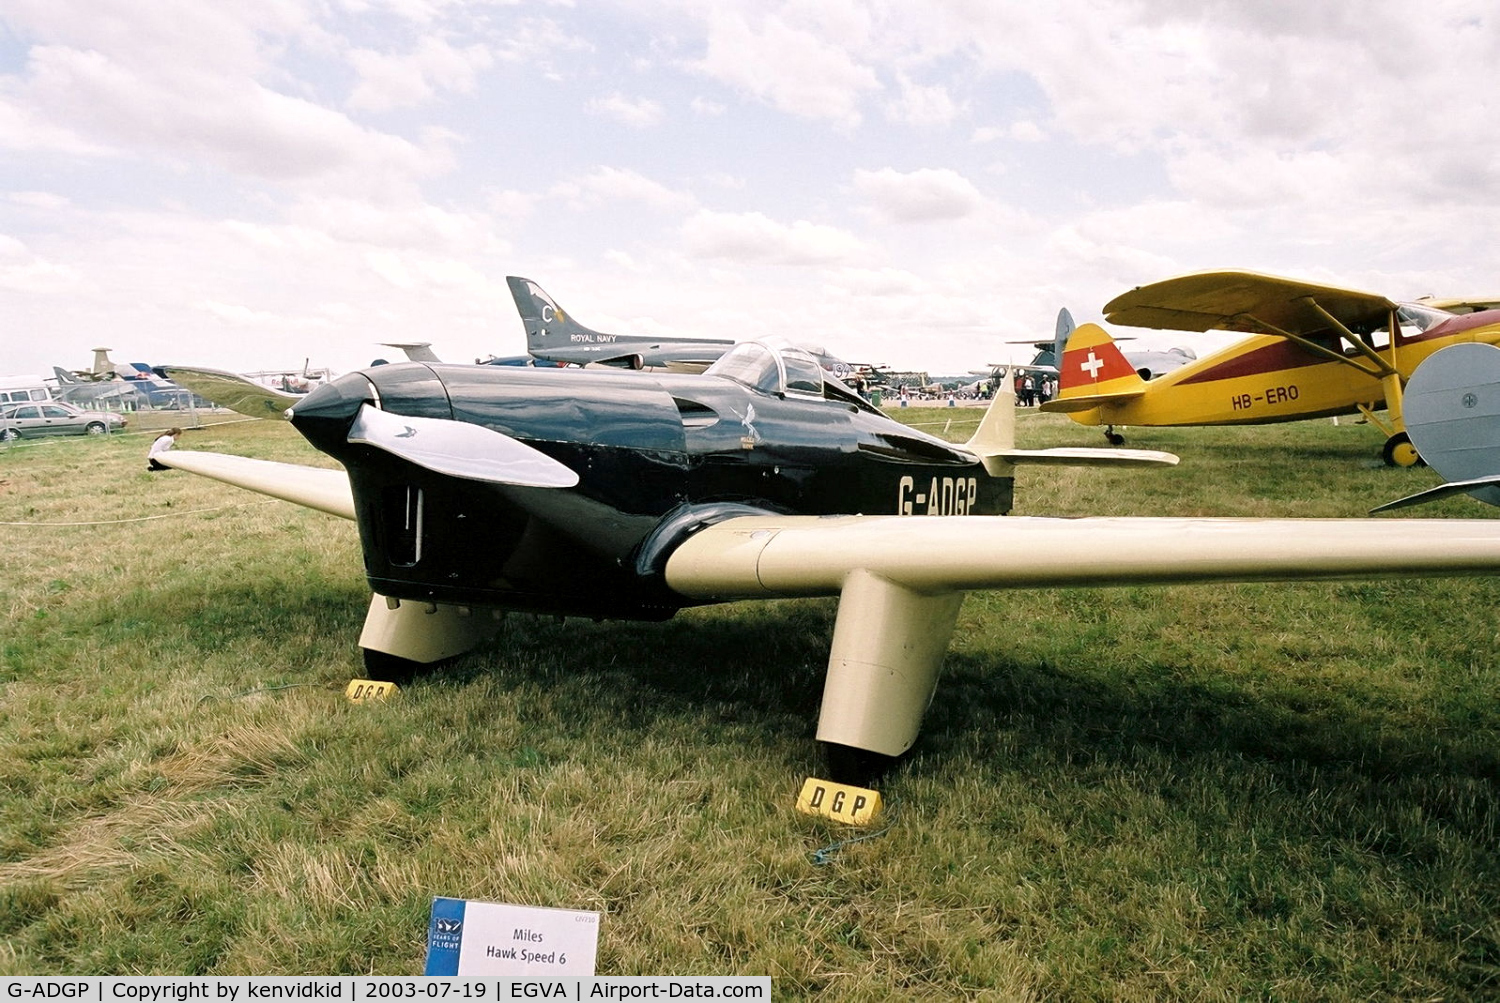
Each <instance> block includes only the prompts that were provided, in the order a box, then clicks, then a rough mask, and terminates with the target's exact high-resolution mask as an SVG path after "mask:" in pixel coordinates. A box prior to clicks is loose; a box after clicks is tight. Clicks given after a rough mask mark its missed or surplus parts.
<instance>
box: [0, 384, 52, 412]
mask: <svg viewBox="0 0 1500 1003" xmlns="http://www.w3.org/2000/svg"><path fill="white" fill-rule="evenodd" d="M51 399H52V394H51V393H49V392H48V390H47V384H45V383H43V382H42V378H41V377H40V376H0V408H5V407H9V406H10V405H12V404H34V403H37V402H39V401H50V400H51Z"/></svg>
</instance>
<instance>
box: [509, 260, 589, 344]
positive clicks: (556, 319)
mask: <svg viewBox="0 0 1500 1003" xmlns="http://www.w3.org/2000/svg"><path fill="white" fill-rule="evenodd" d="M505 283H506V285H508V286H510V295H511V298H513V299H514V300H515V301H516V310H517V311H518V312H519V313H520V314H521V323H522V324H523V325H524V326H525V328H526V348H527V351H529V352H531V354H532V355H535V356H537V357H538V358H545V356H546V353H547V352H548V351H549V350H550V349H555V348H563V347H567V346H577V345H600V344H607V343H609V342H612V341H614V336H613V335H609V334H601V333H599V332H598V331H594V330H591V329H590V328H587V327H584V326H583V325H582V324H580V323H578V322H577V321H575V320H573V319H572V318H571V317H569V316H568V315H567V314H566V313H565V312H564V311H563V308H562V307H560V306H558V305H557V301H556V300H554V299H553V298H552V297H551V296H548V295H547V294H546V292H544V291H543V290H542V287H541V286H539V285H537V284H536V283H535V282H533V281H531V280H530V279H523V278H521V277H520V276H517V275H507V276H506V277H505Z"/></svg>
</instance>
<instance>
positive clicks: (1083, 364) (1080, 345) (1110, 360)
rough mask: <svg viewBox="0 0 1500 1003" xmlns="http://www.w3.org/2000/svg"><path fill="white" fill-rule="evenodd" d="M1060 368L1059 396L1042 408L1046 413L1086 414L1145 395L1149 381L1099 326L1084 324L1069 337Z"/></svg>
mask: <svg viewBox="0 0 1500 1003" xmlns="http://www.w3.org/2000/svg"><path fill="white" fill-rule="evenodd" d="M1059 368H1060V370H1061V374H1060V375H1059V377H1058V384H1057V397H1056V399H1055V400H1050V401H1048V402H1047V403H1046V404H1043V405H1042V410H1044V411H1062V412H1071V411H1087V410H1088V409H1090V408H1095V407H1098V406H1099V405H1101V404H1109V403H1114V402H1118V401H1124V400H1130V399H1131V398H1134V397H1139V396H1141V395H1142V394H1144V393H1145V392H1146V381H1145V380H1143V379H1141V377H1140V374H1139V373H1137V372H1136V371H1135V369H1134V367H1132V366H1131V365H1130V363H1129V362H1127V361H1126V359H1125V355H1124V354H1123V353H1122V352H1121V351H1120V349H1119V347H1118V346H1116V345H1115V340H1114V339H1113V338H1111V337H1110V336H1109V332H1108V331H1106V330H1104V328H1102V327H1100V326H1099V325H1098V324H1084V325H1082V326H1081V327H1078V328H1075V329H1074V330H1073V332H1072V334H1070V335H1068V342H1067V345H1066V346H1065V347H1064V349H1063V354H1062V360H1061V365H1060V366H1059Z"/></svg>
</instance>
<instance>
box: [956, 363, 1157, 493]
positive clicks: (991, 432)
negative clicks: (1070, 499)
mask: <svg viewBox="0 0 1500 1003" xmlns="http://www.w3.org/2000/svg"><path fill="white" fill-rule="evenodd" d="M1014 374H1015V370H1014V369H1011V370H1009V371H1007V372H1006V374H1005V377H1004V378H1003V379H1002V380H1001V381H1000V386H999V387H998V388H997V389H996V390H995V400H994V402H993V403H991V404H990V409H989V410H988V411H986V412H985V415H984V420H983V421H981V422H980V423H979V428H978V430H977V431H975V433H974V437H973V438H971V439H970V440H969V441H968V442H966V443H965V444H964V448H965V449H968V450H969V451H970V452H971V453H974V454H975V455H976V456H978V457H979V459H980V462H982V463H983V464H984V469H985V472H986V473H988V474H989V475H990V476H991V477H1010V476H1013V475H1014V474H1015V469H1016V467H1017V465H1019V464H1044V465H1048V466H1065V467H1123V466H1153V467H1170V466H1176V464H1177V457H1176V456H1174V455H1172V454H1171V453H1162V452H1158V451H1156V450H1153V449H1017V448H1016V391H1015V385H1014V383H1013V378H1014ZM1137 378H1139V377H1137Z"/></svg>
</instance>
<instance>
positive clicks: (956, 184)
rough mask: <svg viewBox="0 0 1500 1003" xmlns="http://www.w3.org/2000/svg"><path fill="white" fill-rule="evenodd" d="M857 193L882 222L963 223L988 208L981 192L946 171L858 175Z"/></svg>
mask: <svg viewBox="0 0 1500 1003" xmlns="http://www.w3.org/2000/svg"><path fill="white" fill-rule="evenodd" d="M854 189H855V191H857V192H859V194H861V195H863V196H864V197H865V198H866V199H868V200H869V202H870V205H871V207H872V208H873V209H874V210H875V212H876V213H877V214H878V215H880V216H881V217H882V218H885V219H889V220H895V221H897V222H902V223H926V222H935V221H939V220H953V219H962V218H963V217H965V216H970V215H973V214H974V213H977V212H979V211H980V210H981V209H982V208H983V207H984V206H985V198H984V196H983V195H981V194H980V193H979V189H977V188H975V187H974V185H973V184H972V183H971V182H970V181H969V180H968V179H967V178H965V177H964V176H963V175H961V174H959V173H958V172H956V171H951V170H948V169H947V168H922V169H920V170H916V171H910V172H906V173H902V172H901V171H897V170H894V169H892V168H889V167H886V168H883V169H881V170H878V171H864V170H861V171H855V172H854Z"/></svg>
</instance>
